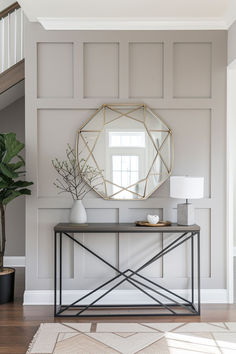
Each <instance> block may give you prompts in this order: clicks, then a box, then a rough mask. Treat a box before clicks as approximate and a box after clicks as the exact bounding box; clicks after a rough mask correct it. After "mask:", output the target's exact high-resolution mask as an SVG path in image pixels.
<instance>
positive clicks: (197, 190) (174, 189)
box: [170, 176, 204, 199]
mask: <svg viewBox="0 0 236 354" xmlns="http://www.w3.org/2000/svg"><path fill="white" fill-rule="evenodd" d="M203 193H204V178H203V177H187V176H172V177H170V196H171V197H172V198H179V199H200V198H203Z"/></svg>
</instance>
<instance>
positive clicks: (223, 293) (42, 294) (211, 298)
mask: <svg viewBox="0 0 236 354" xmlns="http://www.w3.org/2000/svg"><path fill="white" fill-rule="evenodd" d="M172 291H173V292H176V293H178V294H179V295H180V296H183V297H185V298H189V295H190V291H189V290H172ZM88 292H89V290H78V291H77V290H63V295H62V296H63V297H62V299H63V304H70V303H72V302H73V301H75V300H76V299H78V298H80V297H82V296H83V295H85V294H86V293H88ZM103 293H104V290H99V291H98V292H97V295H96V296H90V297H89V298H87V301H85V302H81V303H80V304H81V305H82V304H83V305H84V304H88V303H90V302H92V301H93V300H94V299H95V298H96V297H98V295H102V294H103ZM88 300H89V302H88ZM176 300H177V298H176ZM162 301H163V300H162ZM163 302H164V301H163ZM53 303H54V292H53V290H26V291H25V293H24V305H52V304H53ZM98 303H99V304H102V305H105V304H106V305H109V304H110V305H111V304H119V305H122V304H154V303H155V302H154V301H152V300H151V299H150V298H148V297H147V296H146V295H145V294H143V293H140V292H139V291H137V290H114V291H113V292H112V293H110V294H108V295H107V296H106V297H104V299H101V300H100V302H98ZM201 303H205V304H206V303H207V304H214V303H215V304H216V303H228V296H227V290H226V289H202V290H201Z"/></svg>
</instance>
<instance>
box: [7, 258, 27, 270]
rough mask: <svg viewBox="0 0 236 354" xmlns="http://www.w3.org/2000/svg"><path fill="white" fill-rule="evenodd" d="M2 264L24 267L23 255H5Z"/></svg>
mask: <svg viewBox="0 0 236 354" xmlns="http://www.w3.org/2000/svg"><path fill="white" fill-rule="evenodd" d="M3 264H4V266H5V267H25V257H24V256H16V257H15V256H6V257H4V258H3Z"/></svg>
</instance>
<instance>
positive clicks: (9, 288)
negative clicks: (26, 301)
mask: <svg viewBox="0 0 236 354" xmlns="http://www.w3.org/2000/svg"><path fill="white" fill-rule="evenodd" d="M7 269H11V270H13V271H12V272H11V273H6V274H1V275H0V304H6V303H7V302H12V301H14V286H15V269H14V268H7Z"/></svg>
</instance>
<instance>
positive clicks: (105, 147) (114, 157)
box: [77, 104, 172, 199]
mask: <svg viewBox="0 0 236 354" xmlns="http://www.w3.org/2000/svg"><path fill="white" fill-rule="evenodd" d="M77 158H78V161H79V166H80V169H81V170H83V169H85V168H86V167H88V166H89V167H92V168H96V169H97V170H99V172H100V173H99V177H98V178H97V181H96V183H95V184H96V185H95V186H94V185H93V189H94V190H95V191H96V192H97V193H99V195H101V196H102V197H103V198H105V199H146V198H148V197H149V196H150V195H151V194H152V193H153V192H154V191H155V190H156V189H157V188H158V187H160V185H161V184H162V183H163V182H164V181H165V180H166V179H167V178H168V176H169V175H170V172H171V168H172V132H171V130H170V128H169V127H168V126H167V125H166V124H165V123H164V122H163V121H162V120H161V119H160V118H159V117H158V116H157V115H156V113H154V112H153V111H152V110H151V109H150V108H148V107H147V106H146V105H136V104H135V105H102V106H101V107H100V108H99V109H98V110H97V111H96V113H95V114H94V115H93V116H92V117H90V118H89V120H88V121H87V122H86V123H85V124H84V125H83V126H82V127H81V128H80V130H79V131H78V136H77ZM86 182H87V183H88V184H90V183H89V181H88V180H87V181H86Z"/></svg>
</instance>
